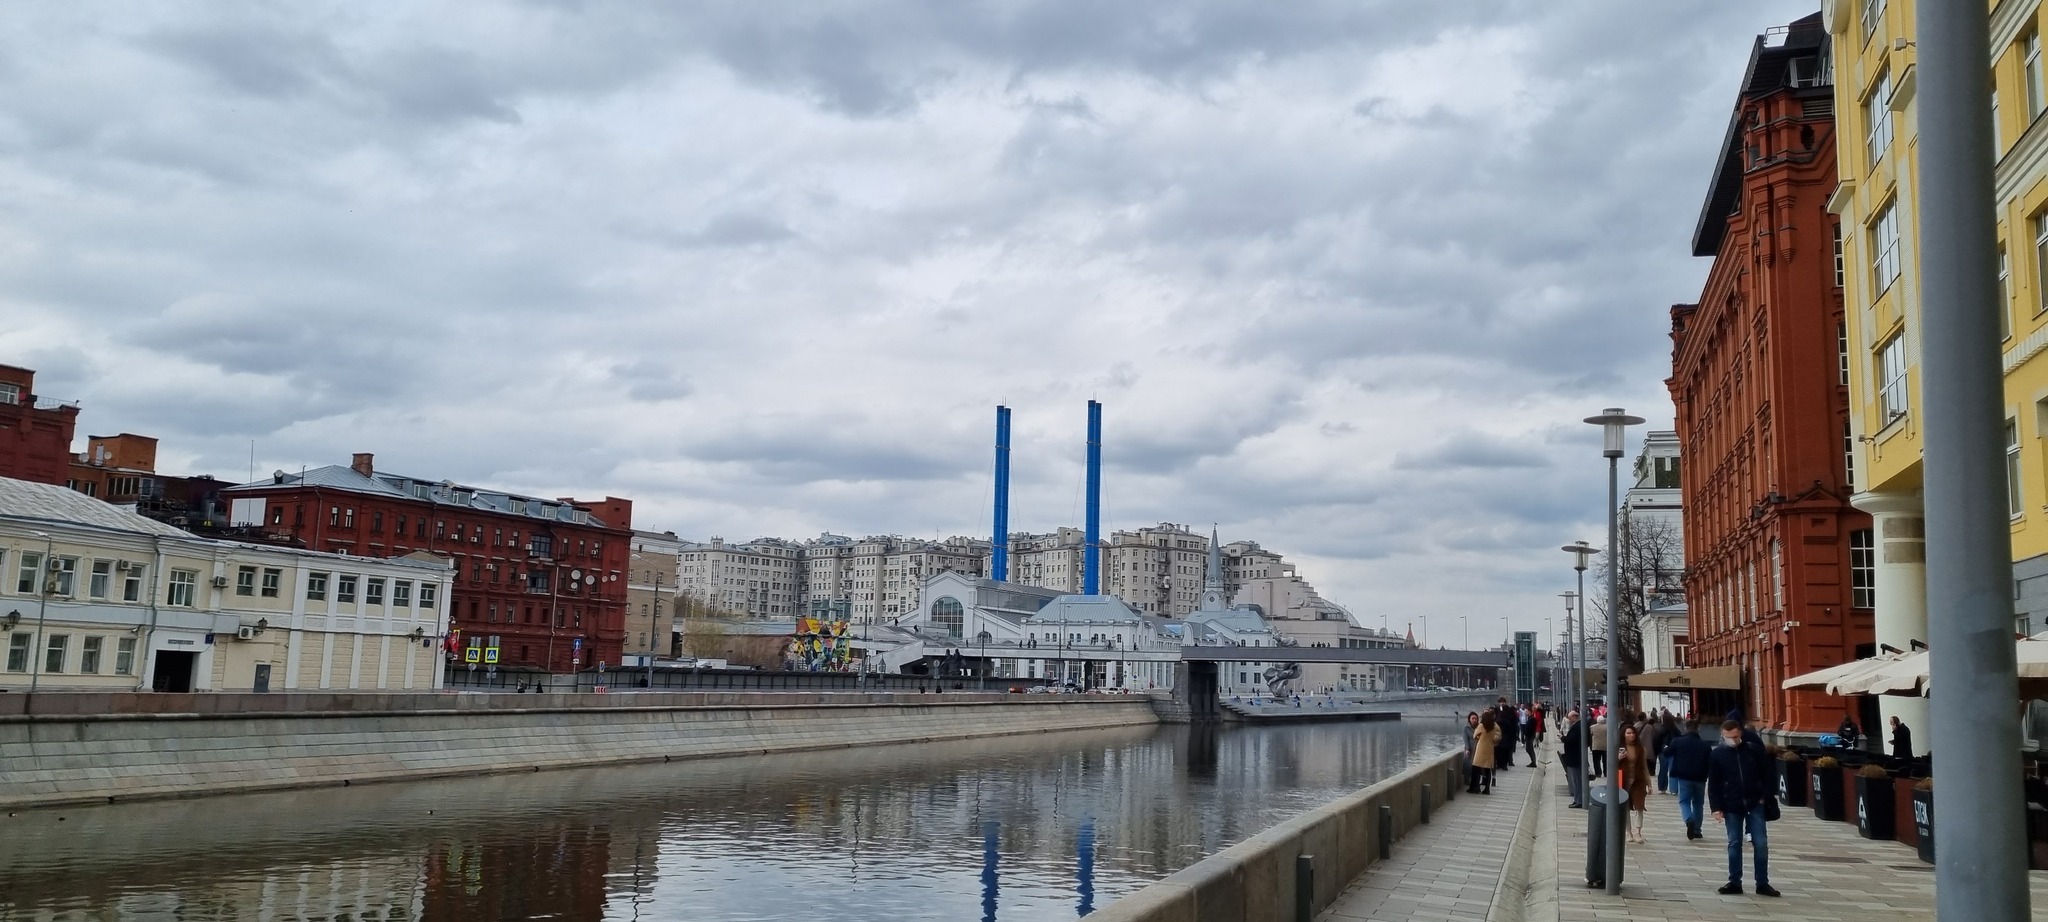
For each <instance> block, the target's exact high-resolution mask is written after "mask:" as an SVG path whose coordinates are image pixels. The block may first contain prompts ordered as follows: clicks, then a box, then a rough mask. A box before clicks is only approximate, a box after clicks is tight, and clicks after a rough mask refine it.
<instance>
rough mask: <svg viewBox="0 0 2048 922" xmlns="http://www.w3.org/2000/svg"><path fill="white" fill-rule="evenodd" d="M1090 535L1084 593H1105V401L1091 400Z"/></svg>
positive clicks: (1083, 554)
mask: <svg viewBox="0 0 2048 922" xmlns="http://www.w3.org/2000/svg"><path fill="white" fill-rule="evenodd" d="M1087 531H1088V534H1087V536H1086V539H1085V540H1086V541H1087V542H1088V544H1087V546H1086V547H1085V548H1083V549H1082V551H1081V594H1082V595H1101V594H1102V404H1100V403H1097V402H1095V401H1093V400H1090V401H1088V528H1087Z"/></svg>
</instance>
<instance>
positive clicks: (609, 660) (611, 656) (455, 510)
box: [222, 453, 633, 673]
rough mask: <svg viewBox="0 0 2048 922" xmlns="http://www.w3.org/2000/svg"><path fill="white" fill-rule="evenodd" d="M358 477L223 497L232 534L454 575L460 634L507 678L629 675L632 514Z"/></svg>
mask: <svg viewBox="0 0 2048 922" xmlns="http://www.w3.org/2000/svg"><path fill="white" fill-rule="evenodd" d="M373 462H374V458H373V456H371V455H369V454H367V453H362V454H357V455H356V456H355V457H354V459H353V461H352V462H351V463H350V465H349V466H347V467H342V466H338V465H335V466H328V467H320V468H314V469H312V470H308V471H305V472H303V473H300V474H288V473H285V472H283V471H278V472H276V473H275V474H273V475H271V477H270V478H269V479H267V480H260V481H257V482H255V483H247V484H241V485H239V486H235V487H230V488H228V489H227V490H224V491H222V495H223V496H224V497H226V498H228V499H229V500H230V502H231V508H230V511H229V519H230V524H231V525H232V526H235V527H237V528H244V529H249V530H251V531H252V532H254V533H256V534H259V535H261V536H262V537H263V539H264V540H267V541H271V542H274V543H277V544H280V545H285V546H292V547H300V548H305V549H308V550H317V551H325V552H329V553H338V554H348V555H351V556H357V557H370V558H379V559H384V558H392V557H403V556H406V555H408V554H411V553H414V552H421V551H423V552H426V553H428V554H433V555H440V556H445V557H448V558H449V559H450V561H451V562H452V564H453V566H454V571H455V572H454V583H453V588H452V589H451V590H450V602H449V608H448V615H449V622H450V625H451V630H457V631H460V632H461V633H462V634H463V635H464V637H465V641H464V642H465V643H481V644H483V645H485V646H496V647H498V648H499V651H500V652H499V659H498V665H499V666H501V667H514V668H524V669H531V670H541V671H546V672H551V673H568V672H574V671H579V670H582V669H586V668H606V667H616V666H618V665H619V662H620V656H621V655H622V654H623V652H624V640H625V631H626V628H625V624H626V585H627V583H626V571H627V564H628V563H629V561H630V558H629V556H628V555H629V553H630V551H629V548H630V546H631V544H632V537H633V531H632V518H633V504H632V501H630V500H625V499H620V498H618V497H606V498H605V499H603V500H602V501H597V502H578V501H576V500H573V499H540V498H537V497H531V496H522V495H519V494H514V493H506V492H502V491H497V490H488V489H482V488H478V487H473V486H466V485H463V484H458V483H455V482H454V481H450V480H430V479H425V478H419V477H409V476H405V475H402V474H393V473H388V472H383V471H378V470H376V469H375V466H374V463H373Z"/></svg>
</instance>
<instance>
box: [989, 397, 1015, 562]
mask: <svg viewBox="0 0 2048 922" xmlns="http://www.w3.org/2000/svg"><path fill="white" fill-rule="evenodd" d="M995 531H996V533H995V540H994V541H991V542H990V551H989V564H988V575H989V578H990V579H993V580H995V581H996V582H1002V581H1003V580H1006V579H1009V578H1010V408H1009V407H1004V406H998V407H996V529H995Z"/></svg>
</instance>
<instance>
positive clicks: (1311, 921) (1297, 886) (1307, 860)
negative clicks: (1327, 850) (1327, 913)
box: [1294, 855, 1316, 922]
mask: <svg viewBox="0 0 2048 922" xmlns="http://www.w3.org/2000/svg"><path fill="white" fill-rule="evenodd" d="M1315 919H1316V856H1314V855H1296V856H1294V922H1315Z"/></svg>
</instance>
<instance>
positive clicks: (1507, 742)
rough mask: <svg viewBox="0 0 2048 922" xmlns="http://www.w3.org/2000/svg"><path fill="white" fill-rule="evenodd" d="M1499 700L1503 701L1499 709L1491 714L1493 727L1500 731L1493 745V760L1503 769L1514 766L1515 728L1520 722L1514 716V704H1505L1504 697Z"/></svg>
mask: <svg viewBox="0 0 2048 922" xmlns="http://www.w3.org/2000/svg"><path fill="white" fill-rule="evenodd" d="M1501 701H1502V702H1503V703H1502V704H1501V706H1500V709H1499V710H1497V711H1495V712H1494V715H1493V719H1494V727H1495V728H1496V729H1498V730H1499V731H1500V742H1499V743H1498V744H1497V745H1496V747H1495V750H1496V751H1495V752H1494V761H1495V762H1496V763H1497V764H1498V766H1499V767H1500V768H1501V769H1502V770H1503V771H1505V770H1507V769H1510V768H1514V767H1515V730H1516V728H1517V727H1519V726H1520V723H1519V722H1518V720H1517V718H1516V715H1515V707H1514V705H1511V704H1506V703H1505V702H1506V701H1507V699H1506V698H1502V699H1501Z"/></svg>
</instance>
